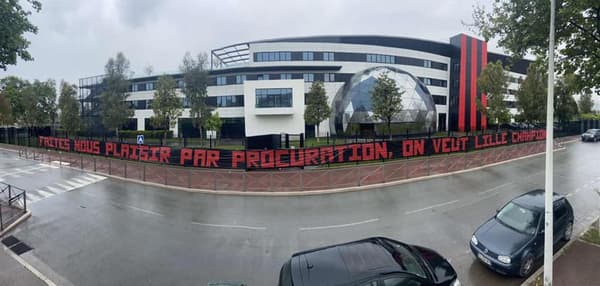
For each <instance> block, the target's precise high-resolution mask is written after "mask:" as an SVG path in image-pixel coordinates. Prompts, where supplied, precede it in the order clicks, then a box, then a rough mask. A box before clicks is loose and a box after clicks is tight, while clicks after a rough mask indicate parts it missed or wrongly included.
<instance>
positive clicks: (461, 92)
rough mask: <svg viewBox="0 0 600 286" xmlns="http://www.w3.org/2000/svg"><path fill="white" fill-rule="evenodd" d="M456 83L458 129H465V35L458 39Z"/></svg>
mask: <svg viewBox="0 0 600 286" xmlns="http://www.w3.org/2000/svg"><path fill="white" fill-rule="evenodd" d="M459 81H460V82H459V84H458V86H459V87H458V131H461V132H462V131H465V104H466V102H465V101H466V96H467V90H466V88H467V87H466V85H467V36H466V35H462V36H461V39H460V79H459Z"/></svg>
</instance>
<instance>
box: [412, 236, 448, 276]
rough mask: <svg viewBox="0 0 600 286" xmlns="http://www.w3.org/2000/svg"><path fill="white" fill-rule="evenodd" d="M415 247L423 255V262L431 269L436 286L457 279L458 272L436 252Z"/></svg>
mask: <svg viewBox="0 0 600 286" xmlns="http://www.w3.org/2000/svg"><path fill="white" fill-rule="evenodd" d="M413 247H414V248H415V249H416V250H417V251H418V253H419V254H420V255H421V258H422V259H423V261H424V262H425V263H426V264H427V265H428V266H429V269H430V270H431V272H432V273H433V280H434V281H435V283H436V284H438V283H444V282H447V281H451V280H454V279H456V271H455V270H454V268H453V267H452V265H450V263H449V262H448V260H446V259H445V258H444V257H442V256H441V255H440V254H439V253H437V252H436V251H435V250H432V249H429V248H426V247H422V246H416V245H414V246H413Z"/></svg>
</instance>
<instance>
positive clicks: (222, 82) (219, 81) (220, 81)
mask: <svg viewBox="0 0 600 286" xmlns="http://www.w3.org/2000/svg"><path fill="white" fill-rule="evenodd" d="M226 84H227V77H224V76H218V77H217V85H226Z"/></svg>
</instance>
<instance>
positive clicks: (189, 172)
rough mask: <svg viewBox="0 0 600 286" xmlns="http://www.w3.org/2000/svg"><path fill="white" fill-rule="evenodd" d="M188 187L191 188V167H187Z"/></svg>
mask: <svg viewBox="0 0 600 286" xmlns="http://www.w3.org/2000/svg"><path fill="white" fill-rule="evenodd" d="M184 140H185V137H184ZM184 142H185V141H184ZM187 173H188V188H189V189H191V188H192V169H190V168H188V172H187Z"/></svg>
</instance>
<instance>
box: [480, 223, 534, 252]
mask: <svg viewBox="0 0 600 286" xmlns="http://www.w3.org/2000/svg"><path fill="white" fill-rule="evenodd" d="M475 237H476V238H477V240H478V242H479V244H481V245H483V246H484V247H486V248H487V249H488V250H490V251H492V252H494V253H496V254H498V255H511V254H514V253H515V252H517V251H518V250H520V249H521V248H522V247H523V246H524V245H525V244H526V243H527V242H528V241H530V240H531V238H532V235H530V234H524V233H521V232H518V231H516V230H514V229H512V228H510V227H508V226H506V225H504V224H502V223H501V222H499V221H498V220H497V219H496V218H492V219H490V220H488V221H487V222H486V223H485V224H483V225H482V226H480V227H479V229H477V231H476V232H475Z"/></svg>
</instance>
